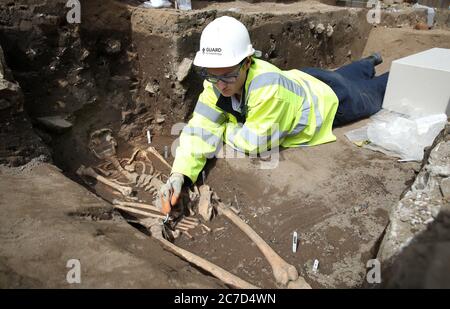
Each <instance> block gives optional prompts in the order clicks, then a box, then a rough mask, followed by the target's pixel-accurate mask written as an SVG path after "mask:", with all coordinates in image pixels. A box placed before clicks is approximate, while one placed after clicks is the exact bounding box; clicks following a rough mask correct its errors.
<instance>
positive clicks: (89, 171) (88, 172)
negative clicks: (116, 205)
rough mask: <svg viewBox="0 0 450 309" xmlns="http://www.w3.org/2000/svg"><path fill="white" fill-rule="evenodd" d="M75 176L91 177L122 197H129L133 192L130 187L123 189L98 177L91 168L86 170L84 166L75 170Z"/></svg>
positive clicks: (123, 187)
mask: <svg viewBox="0 0 450 309" xmlns="http://www.w3.org/2000/svg"><path fill="white" fill-rule="evenodd" d="M77 174H78V175H80V176H89V177H92V178H94V179H96V180H97V181H99V182H101V183H103V184H105V185H107V186H109V187H111V188H113V189H115V190H117V191H119V192H120V193H122V195H124V196H129V195H131V193H132V192H133V190H132V189H131V188H130V187H125V186H121V185H118V184H115V183H114V182H112V181H110V180H108V179H106V178H105V177H103V176H100V175H99V174H97V173H96V172H95V171H94V170H93V169H92V168H91V167H87V168H86V167H85V166H84V165H81V166H80V168H79V169H78V170H77Z"/></svg>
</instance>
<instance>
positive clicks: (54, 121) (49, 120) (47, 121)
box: [36, 116, 72, 133]
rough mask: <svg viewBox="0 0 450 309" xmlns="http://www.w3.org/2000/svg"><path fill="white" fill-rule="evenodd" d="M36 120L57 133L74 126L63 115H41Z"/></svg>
mask: <svg viewBox="0 0 450 309" xmlns="http://www.w3.org/2000/svg"><path fill="white" fill-rule="evenodd" d="M36 120H37V121H38V122H39V123H40V124H42V125H43V126H44V127H45V128H47V129H48V130H49V131H53V132H56V133H60V132H64V131H66V130H68V129H70V128H71V127H72V123H71V122H69V121H67V120H66V119H64V117H62V116H48V117H39V118H37V119H36Z"/></svg>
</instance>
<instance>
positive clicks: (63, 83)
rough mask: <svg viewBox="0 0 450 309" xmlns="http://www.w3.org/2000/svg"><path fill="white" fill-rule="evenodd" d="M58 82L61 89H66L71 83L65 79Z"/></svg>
mask: <svg viewBox="0 0 450 309" xmlns="http://www.w3.org/2000/svg"><path fill="white" fill-rule="evenodd" d="M57 82H58V85H59V87H61V88H66V87H67V85H68V84H69V82H68V81H67V80H65V79H58V81H57Z"/></svg>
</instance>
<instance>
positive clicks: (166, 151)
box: [164, 146, 169, 159]
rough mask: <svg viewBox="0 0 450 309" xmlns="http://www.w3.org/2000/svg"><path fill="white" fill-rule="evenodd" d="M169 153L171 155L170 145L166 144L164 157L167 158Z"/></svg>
mask: <svg viewBox="0 0 450 309" xmlns="http://www.w3.org/2000/svg"><path fill="white" fill-rule="evenodd" d="M168 155H169V147H167V146H164V158H165V159H167V156H168Z"/></svg>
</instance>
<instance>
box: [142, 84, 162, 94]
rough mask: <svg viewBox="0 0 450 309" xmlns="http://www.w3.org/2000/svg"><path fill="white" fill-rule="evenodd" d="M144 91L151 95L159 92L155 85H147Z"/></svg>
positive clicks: (157, 86)
mask: <svg viewBox="0 0 450 309" xmlns="http://www.w3.org/2000/svg"><path fill="white" fill-rule="evenodd" d="M145 91H147V92H149V93H151V94H156V93H158V92H159V85H158V84H157V83H153V84H151V83H148V84H147V86H145Z"/></svg>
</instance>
